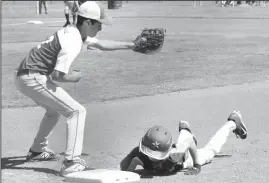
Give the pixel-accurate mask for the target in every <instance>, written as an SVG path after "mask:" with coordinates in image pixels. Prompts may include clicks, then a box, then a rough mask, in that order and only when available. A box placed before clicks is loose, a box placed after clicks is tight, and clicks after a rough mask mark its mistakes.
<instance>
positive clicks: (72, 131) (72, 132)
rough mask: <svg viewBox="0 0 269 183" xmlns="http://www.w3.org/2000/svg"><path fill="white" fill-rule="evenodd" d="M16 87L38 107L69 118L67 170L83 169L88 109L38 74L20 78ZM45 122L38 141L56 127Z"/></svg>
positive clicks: (51, 123)
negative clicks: (44, 107) (70, 168)
mask: <svg viewBox="0 0 269 183" xmlns="http://www.w3.org/2000/svg"><path fill="white" fill-rule="evenodd" d="M17 83H18V84H17V85H19V86H18V88H19V90H20V91H21V92H22V93H23V94H25V95H26V96H29V97H30V98H31V99H33V100H34V101H35V102H36V103H37V104H42V105H44V106H48V107H50V109H53V110H54V111H56V112H57V113H59V114H61V115H63V116H65V117H66V118H67V148H66V152H65V160H66V161H65V162H66V164H67V165H68V167H67V166H66V167H65V168H69V167H71V166H73V165H79V166H78V167H80V168H82V166H84V164H83V161H81V160H80V158H79V156H80V155H81V153H82V145H83V136H84V126H85V118H86V109H85V108H84V107H83V106H82V105H81V104H79V103H78V102H77V101H75V100H74V99H73V98H72V97H71V96H70V95H69V94H68V93H67V92H65V90H63V89H62V88H61V87H59V86H58V85H56V84H55V83H54V82H53V81H52V80H50V78H49V77H47V76H44V75H39V74H33V75H23V76H21V77H17ZM54 115H56V113H54ZM46 119H48V118H46ZM54 119H55V118H54ZM45 121H46V122H47V123H46V125H45V127H46V129H43V128H42V125H41V126H40V127H41V128H40V130H39V131H40V132H39V133H38V135H40V136H39V137H38V138H39V139H44V138H46V137H44V136H46V135H48V134H50V133H51V131H52V129H53V127H54V126H55V122H51V121H49V120H48V121H47V120H45ZM44 123H45V122H44ZM82 164H83V165H82ZM84 168H85V166H84ZM64 170H65V169H64ZM64 170H63V171H64ZM72 170H73V171H76V170H74V169H72Z"/></svg>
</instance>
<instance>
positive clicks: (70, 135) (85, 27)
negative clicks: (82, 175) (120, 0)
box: [14, 1, 138, 175]
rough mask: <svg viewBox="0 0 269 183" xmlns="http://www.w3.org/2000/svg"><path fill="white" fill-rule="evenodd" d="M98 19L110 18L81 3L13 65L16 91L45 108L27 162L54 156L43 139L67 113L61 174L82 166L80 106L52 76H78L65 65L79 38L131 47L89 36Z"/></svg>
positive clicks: (99, 26)
mask: <svg viewBox="0 0 269 183" xmlns="http://www.w3.org/2000/svg"><path fill="white" fill-rule="evenodd" d="M102 24H107V25H109V24H110V21H109V19H108V18H107V17H106V15H105V12H104V8H103V7H102V6H101V5H100V4H99V3H98V2H95V1H87V2H85V3H83V4H81V6H80V8H79V10H78V21H77V24H76V26H74V25H69V26H66V27H65V28H62V29H60V30H59V31H57V32H55V33H54V34H53V35H51V36H50V37H49V38H47V40H45V41H44V42H42V43H40V44H39V45H37V46H35V47H34V48H32V49H31V50H30V52H29V53H28V54H27V56H26V57H25V58H24V59H23V61H22V62H21V64H20V65H19V67H18V68H17V69H16V70H15V75H14V77H15V83H16V87H17V88H18V90H19V91H20V92H21V93H23V94H24V95H26V96H28V97H29V98H31V99H32V100H33V101H34V102H36V104H38V105H39V106H42V107H43V108H44V109H45V110H46V112H45V115H44V117H43V119H42V121H41V123H40V126H39V130H38V132H37V134H36V137H35V139H34V142H33V144H32V146H31V148H30V149H29V152H28V154H27V157H26V160H27V161H49V160H55V159H56V158H57V157H56V154H55V153H54V152H53V151H52V150H50V149H49V148H48V138H49V137H50V135H51V133H52V131H53V129H54V127H55V125H56V124H57V122H58V120H59V118H60V116H61V115H62V116H64V117H66V118H67V123H66V125H67V145H66V150H65V155H64V156H65V159H64V161H63V165H62V168H61V171H60V173H61V175H66V174H68V173H71V172H77V171H82V170H85V169H86V168H87V165H86V163H85V162H84V161H83V160H82V159H81V158H80V156H81V153H82V145H83V137H84V125H85V119H86V109H85V107H83V106H82V105H81V104H80V103H78V102H77V101H76V100H75V99H73V98H72V97H71V96H70V95H69V94H68V93H67V92H66V91H65V90H64V89H63V88H62V87H61V86H59V85H57V84H56V83H55V82H54V81H57V82H70V83H76V82H78V81H79V80H80V79H81V78H82V74H81V72H79V71H70V67H71V65H72V63H73V61H74V60H75V58H76V57H77V55H78V54H79V53H80V51H81V49H82V46H83V44H84V43H85V42H87V43H86V44H90V45H92V46H93V47H96V48H99V49H101V50H110V51H112V50H127V49H128V50H133V49H134V48H135V43H134V42H119V41H109V40H105V41H102V40H97V39H96V38H95V36H96V34H97V33H98V32H99V31H101V30H102ZM137 41H138V40H136V42H137Z"/></svg>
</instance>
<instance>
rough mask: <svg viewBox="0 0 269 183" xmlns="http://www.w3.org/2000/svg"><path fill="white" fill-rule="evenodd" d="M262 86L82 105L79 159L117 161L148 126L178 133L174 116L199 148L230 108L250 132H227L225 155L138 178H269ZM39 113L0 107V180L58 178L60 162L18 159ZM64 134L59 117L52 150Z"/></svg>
mask: <svg viewBox="0 0 269 183" xmlns="http://www.w3.org/2000/svg"><path fill="white" fill-rule="evenodd" d="M268 86H269V82H263V83H257V84H244V85H238V86H232V87H231V86H227V87H221V88H213V89H204V90H192V91H185V92H181V93H170V94H165V95H156V96H148V97H139V98H132V99H127V100H118V101H110V102H105V103H96V104H90V105H86V108H87V111H88V116H87V124H86V129H85V131H86V134H85V142H84V155H85V159H86V161H87V162H88V164H89V165H90V166H91V167H94V168H112V169H113V168H117V167H118V163H119V161H120V160H121V158H123V157H124V155H125V154H126V153H127V152H128V151H129V150H130V149H132V147H134V146H135V145H137V144H138V141H139V139H140V137H141V136H142V135H143V133H144V132H145V130H146V128H147V127H149V126H151V125H154V124H163V125H166V126H167V127H168V128H169V129H171V132H172V134H173V136H174V137H176V135H177V130H176V128H175V127H176V126H177V121H178V120H179V119H184V120H188V121H189V122H190V124H191V127H192V129H193V131H194V133H195V135H196V136H197V137H198V139H199V147H202V146H203V145H204V144H205V143H206V142H207V141H208V140H209V138H210V137H211V136H212V135H213V134H214V132H215V131H216V130H217V129H218V128H219V127H220V126H221V125H222V124H223V123H224V122H225V121H226V118H227V116H228V114H229V113H230V112H231V111H232V110H233V109H240V110H241V112H242V114H243V115H244V121H245V123H246V124H247V127H248V130H249V136H248V138H247V139H246V140H244V141H242V140H240V139H236V137H235V136H234V135H233V134H231V135H230V136H229V138H228V142H227V144H225V145H224V147H223V149H222V152H221V154H223V155H229V156H231V157H224V158H216V159H215V160H214V161H213V162H212V163H211V164H209V165H206V166H204V167H203V169H202V173H201V174H200V175H199V176H197V177H187V176H184V175H183V174H182V173H178V174H177V175H174V176H171V177H154V178H153V179H142V180H141V182H150V183H151V182H152V183H153V182H154V183H156V182H178V181H184V182H201V183H202V182H229V183H230V182H256V181H258V182H263V183H265V182H267V181H268V180H269V177H268V175H267V173H266V172H267V169H268V168H269V165H268V163H266V162H268V144H269V140H268V139H269V133H268V132H267V130H264V129H267V128H268V124H267V119H268V118H269V114H268V112H267V109H268V108H269V100H268V98H269V93H268V91H267V90H268ZM43 113H44V110H43V109H41V108H24V109H5V110H3V119H5V121H4V122H5V123H3V137H4V138H3V148H2V149H3V157H4V158H3V159H2V163H3V162H4V163H3V164H2V168H3V171H2V175H3V179H4V180H5V182H16V181H17V180H20V181H22V182H35V181H36V179H37V178H39V180H40V182H53V183H54V182H55V183H56V182H59V180H61V178H59V177H57V176H56V175H55V174H57V171H58V170H59V167H60V163H57V162H53V163H45V164H44V163H43V164H42V163H37V164H34V163H33V164H21V163H22V161H20V160H21V159H22V157H20V156H24V155H25V154H26V153H27V150H28V147H29V146H30V145H31V143H32V139H33V137H34V135H35V131H36V129H37V127H38V122H39V120H40V119H41V117H42V115H43ZM32 114H35V116H33V115H32ZM25 119H27V121H26V120H25ZM30 129H31V130H30ZM92 129H94V133H93V130H92ZM173 129H174V130H173ZM64 134H65V123H64V121H63V120H61V121H60V122H59V124H58V125H57V127H56V129H55V131H54V133H53V134H52V136H51V141H50V142H51V143H50V147H51V148H52V149H54V150H55V151H56V152H59V153H60V152H63V151H64V147H65V146H64V144H65V138H64V137H65V135H64ZM22 137H23V139H24V140H23V141H21V139H22ZM96 139H98V140H96ZM18 142H20V143H18ZM14 144H16V145H14ZM8 157H10V158H8ZM16 157H19V158H16ZM8 163H10V164H13V165H16V164H17V165H16V166H10V165H8ZM3 165H4V166H3Z"/></svg>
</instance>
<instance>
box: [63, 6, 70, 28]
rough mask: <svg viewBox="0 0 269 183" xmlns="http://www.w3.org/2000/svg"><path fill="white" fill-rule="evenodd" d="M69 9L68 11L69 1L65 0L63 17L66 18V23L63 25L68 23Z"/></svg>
mask: <svg viewBox="0 0 269 183" xmlns="http://www.w3.org/2000/svg"><path fill="white" fill-rule="evenodd" d="M69 11H70V3H69V1H65V6H64V16H65V19H66V23H65V24H64V27H66V26H68V25H70V21H69Z"/></svg>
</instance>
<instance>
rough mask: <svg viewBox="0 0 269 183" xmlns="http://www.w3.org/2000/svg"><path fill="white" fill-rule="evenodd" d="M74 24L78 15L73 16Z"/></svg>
mask: <svg viewBox="0 0 269 183" xmlns="http://www.w3.org/2000/svg"><path fill="white" fill-rule="evenodd" d="M73 24H76V15H73Z"/></svg>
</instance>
